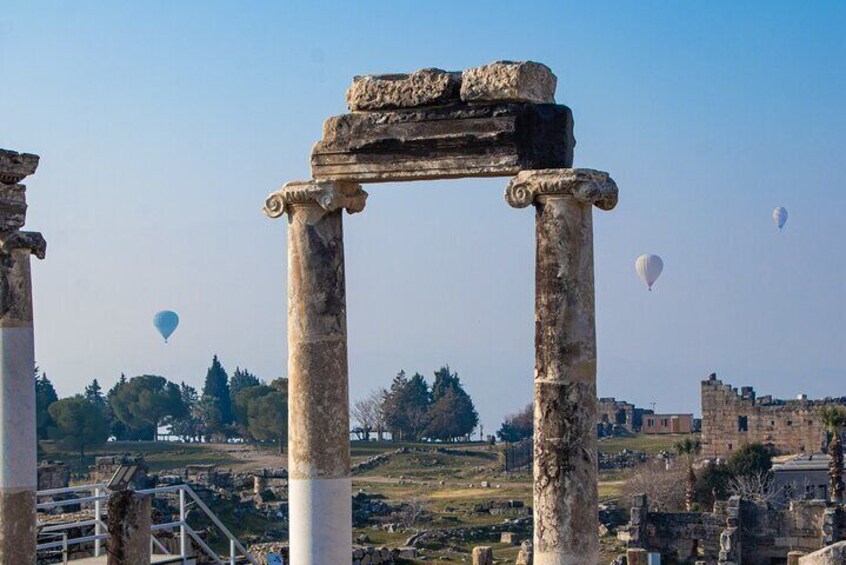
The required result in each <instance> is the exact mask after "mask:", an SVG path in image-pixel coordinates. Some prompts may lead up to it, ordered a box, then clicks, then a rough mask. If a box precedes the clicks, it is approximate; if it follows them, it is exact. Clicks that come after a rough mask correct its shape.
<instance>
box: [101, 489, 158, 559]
mask: <svg viewBox="0 0 846 565" xmlns="http://www.w3.org/2000/svg"><path fill="white" fill-rule="evenodd" d="M151 511H152V504H151V498H150V496H148V495H141V494H138V493H136V492H134V491H131V490H123V491H118V492H114V493H112V495H111V496H110V497H109V502H108V514H107V515H108V528H109V540H108V542H107V544H106V555H107V556H108V557H107V564H108V565H150V559H151V556H150V553H151V551H150V548H151V546H150V543H151V536H152V530H151V528H152V524H153V522H152V515H151Z"/></svg>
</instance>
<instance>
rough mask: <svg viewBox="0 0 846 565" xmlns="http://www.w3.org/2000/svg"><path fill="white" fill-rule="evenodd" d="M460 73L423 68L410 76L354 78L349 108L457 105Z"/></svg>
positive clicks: (362, 109) (349, 96) (349, 93)
mask: <svg viewBox="0 0 846 565" xmlns="http://www.w3.org/2000/svg"><path fill="white" fill-rule="evenodd" d="M460 89H461V73H452V72H447V71H444V70H441V69H420V70H419V71H414V72H413V73H409V74H387V75H366V76H357V77H355V78H353V83H352V86H350V88H349V90H347V106H349V109H350V110H351V111H353V112H357V111H368V110H369V111H372V110H396V109H403V108H418V107H421V106H434V105H443V104H450V103H454V102H458V101H459V100H460V96H459V91H460Z"/></svg>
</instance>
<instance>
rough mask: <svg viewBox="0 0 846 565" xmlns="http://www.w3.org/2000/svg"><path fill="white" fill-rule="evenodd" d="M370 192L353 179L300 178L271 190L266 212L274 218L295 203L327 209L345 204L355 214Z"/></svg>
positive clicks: (338, 208)
mask: <svg viewBox="0 0 846 565" xmlns="http://www.w3.org/2000/svg"><path fill="white" fill-rule="evenodd" d="M366 202H367V192H365V191H364V190H362V188H361V186H359V185H358V184H355V183H350V182H332V181H325V180H297V181H291V182H288V183H285V185H284V186H283V187H282V188H280V189H279V190H277V191H276V192H273V193H271V194H270V195H269V196H268V197H267V200H266V201H265V204H264V213H265V214H267V216H268V217H270V218H278V217H280V216H282V215H283V214H286V213H287V212H288V211H289V209H290V208H291V207H292V206H319V207H321V208H323V209H324V210H326V211H327V212H334V211H335V210H340V209H341V208H345V209H346V210H347V212H348V213H350V214H355V213H356V212H361V211H362V210H364V205H365V204H366Z"/></svg>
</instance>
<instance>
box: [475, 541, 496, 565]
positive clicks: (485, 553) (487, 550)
mask: <svg viewBox="0 0 846 565" xmlns="http://www.w3.org/2000/svg"><path fill="white" fill-rule="evenodd" d="M473 565H493V548H491V547H490V546H487V545H481V546H477V547H474V548H473Z"/></svg>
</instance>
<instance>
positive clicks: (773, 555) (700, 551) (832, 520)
mask: <svg viewBox="0 0 846 565" xmlns="http://www.w3.org/2000/svg"><path fill="white" fill-rule="evenodd" d="M618 537H620V539H622V540H624V541H626V542H627V545H628V546H629V547H632V548H641V549H645V550H647V551H649V552H654V553H660V554H661V557H662V562H669V563H694V562H702V563H707V564H709V565H712V564H720V565H729V564H739V563H741V562H742V563H743V565H771V564H773V563H787V557H788V554H789V553H790V552H799V553H801V554H805V553H811V552H815V551H817V550H820V549H822V548H824V547H826V546H828V545H831V544H834V543H836V542H839V541H842V540H844V539H846V506H845V505H828V504H826V502H825V501H823V500H801V501H791V502H790V503H789V505H788V506H787V507H785V508H773V507H769V506H767V505H766V504H764V503H759V502H753V501H750V500H743V499H741V498H740V497H738V496H733V497H731V498H730V499H729V500H727V501H718V502H716V503H715V504H714V508H713V510H712V511H711V512H652V511H650V509H649V501H648V499H647V497H646V495H637V496H635V497H634V498H633V500H632V509H631V518H630V521H629V524H628V526H627V527H624V528H620V530H618Z"/></svg>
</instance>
